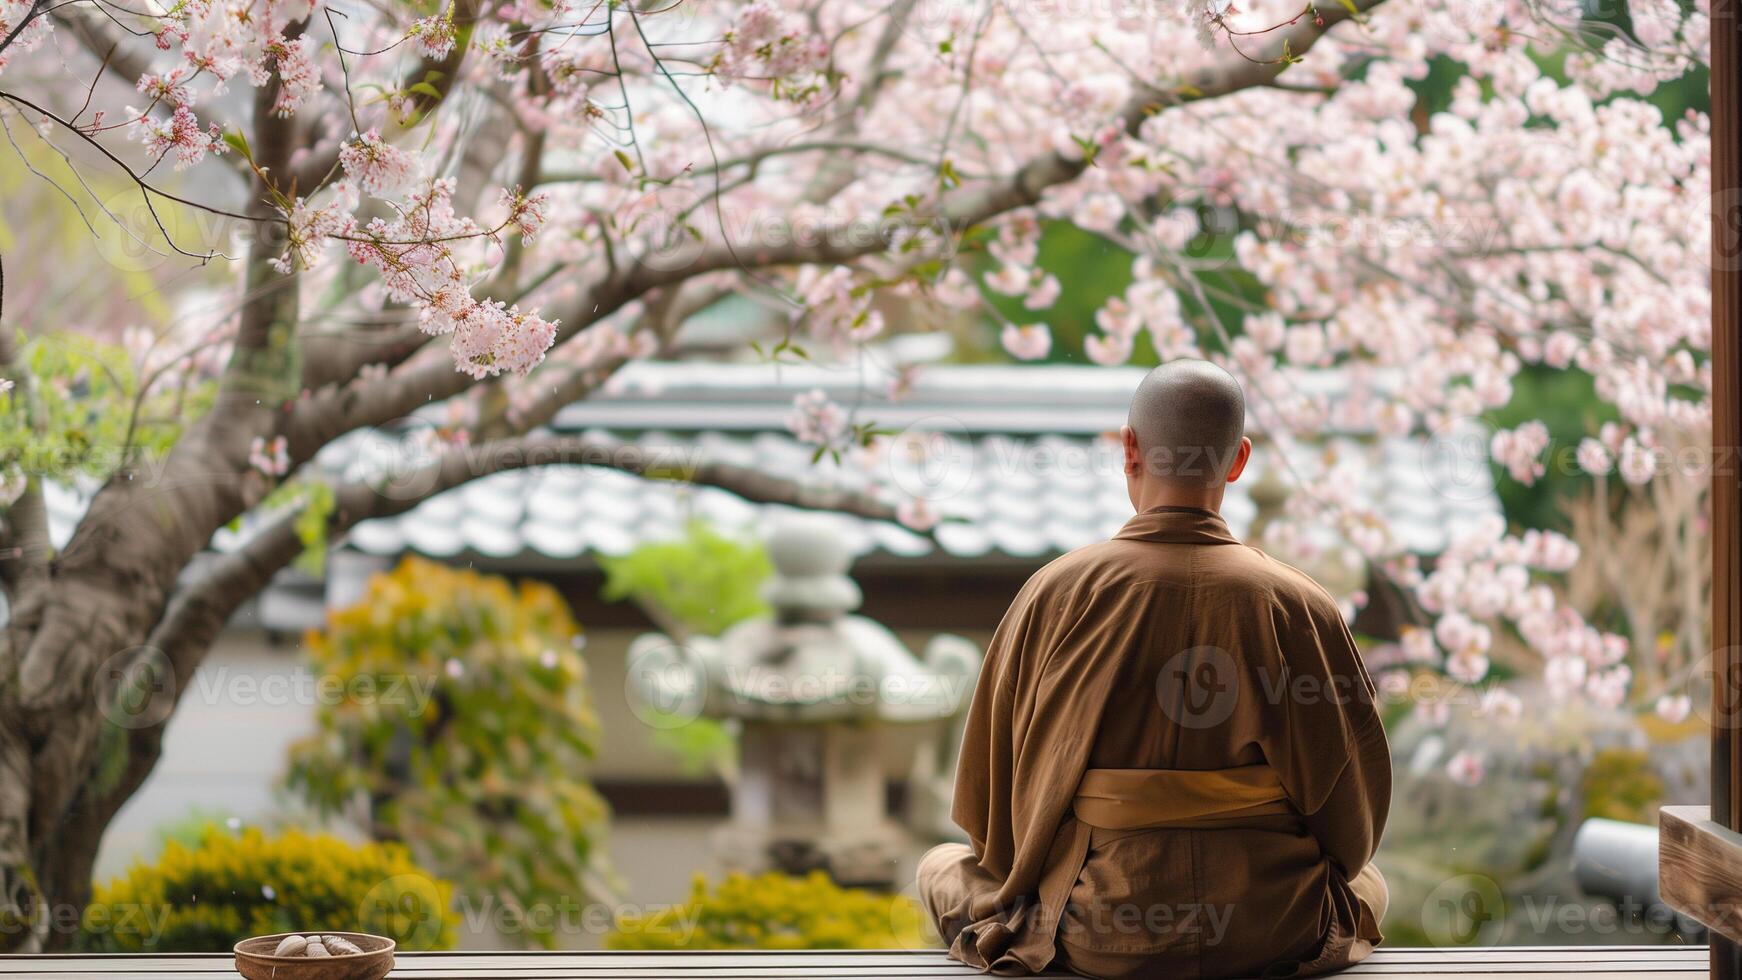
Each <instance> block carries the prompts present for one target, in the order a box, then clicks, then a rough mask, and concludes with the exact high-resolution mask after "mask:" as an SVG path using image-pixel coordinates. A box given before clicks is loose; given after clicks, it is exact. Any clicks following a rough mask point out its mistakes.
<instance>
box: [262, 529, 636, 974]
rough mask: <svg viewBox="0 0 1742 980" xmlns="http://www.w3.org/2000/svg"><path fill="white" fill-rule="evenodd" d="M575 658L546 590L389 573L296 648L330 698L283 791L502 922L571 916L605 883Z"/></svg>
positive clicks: (573, 634)
mask: <svg viewBox="0 0 1742 980" xmlns="http://www.w3.org/2000/svg"><path fill="white" fill-rule="evenodd" d="M581 646H582V643H581V630H580V627H579V626H577V625H576V624H575V621H574V618H573V617H572V615H571V614H570V612H569V608H568V605H567V604H566V603H565V602H564V601H563V599H562V596H561V595H559V594H558V593H557V591H556V590H555V589H552V588H551V587H550V586H548V585H545V584H543V583H541V582H536V581H527V582H521V583H519V584H516V583H513V582H510V581H509V580H507V579H505V578H502V577H501V576H496V575H483V574H480V573H478V572H475V571H472V570H469V569H458V568H451V567H449V566H447V565H443V564H440V563H437V562H432V561H426V560H424V559H421V558H407V559H405V560H404V561H403V562H401V563H400V564H399V565H398V566H397V567H396V568H394V569H393V570H392V571H391V572H388V573H386V574H381V575H375V576H373V577H372V578H371V579H370V580H369V584H368V587H367V590H366V592H365V594H364V596H363V598H362V600H361V601H360V602H358V603H357V604H356V605H354V606H351V607H349V608H346V609H339V610H334V611H332V612H330V613H328V615H327V623H326V628H325V629H323V630H320V631H317V632H313V633H310V634H309V636H308V638H307V640H306V647H307V651H308V656H309V659H310V661H311V664H312V667H313V669H314V671H315V673H316V675H317V679H318V681H320V682H322V683H325V684H327V685H328V687H329V688H330V689H332V690H334V691H337V692H340V693H339V695H338V696H335V697H331V698H328V699H324V700H323V701H322V703H321V704H320V706H319V707H318V708H317V711H316V723H317V726H318V731H317V732H316V734H315V735H313V736H312V737H310V738H309V739H307V740H305V741H303V742H300V743H298V744H296V745H294V746H292V748H291V754H290V774H289V783H290V786H291V787H292V788H293V789H294V790H296V791H297V792H299V793H300V794H301V795H302V796H303V798H305V799H306V800H308V801H309V802H310V803H312V804H313V805H314V806H315V807H317V808H318V809H319V810H321V811H322V812H323V813H327V814H342V813H347V812H350V811H351V808H352V807H353V805H354V804H356V803H357V802H358V801H359V800H361V801H363V802H365V803H366V804H367V805H368V808H369V813H370V817H371V820H372V823H373V827H372V832H373V834H374V836H375V837H376V838H377V839H378V840H395V841H403V842H404V843H405V845H406V846H407V847H409V848H410V849H411V853H412V854H413V855H414V856H415V857H416V858H417V859H418V860H419V861H422V862H423V863H425V864H427V865H429V866H430V867H431V868H432V869H434V870H435V871H436V872H437V873H438V874H441V875H442V876H444V877H446V878H448V879H450V880H451V881H453V882H454V884H455V886H456V887H458V888H459V889H461V890H462V891H463V893H465V894H467V895H472V896H483V897H484V898H485V899H486V900H487V901H490V902H493V903H499V904H500V906H501V907H500V909H498V911H500V912H502V913H516V912H519V911H521V910H536V909H538V908H540V907H546V908H561V907H564V906H565V905H567V904H586V902H587V901H588V900H589V899H592V898H595V897H597V896H596V895H595V894H594V893H593V892H594V891H595V890H598V883H599V882H600V881H601V880H609V872H608V869H607V868H606V867H605V863H604V855H603V850H604V849H603V848H602V847H601V846H600V844H599V838H600V836H601V835H602V834H603V832H604V824H605V819H606V815H607V810H606V807H605V802H604V800H603V799H602V798H600V796H599V795H598V794H597V793H596V792H595V791H594V790H593V787H592V785H591V784H590V783H589V782H588V781H587V780H586V778H585V775H584V773H585V772H586V770H587V769H588V767H589V764H590V761H591V759H592V758H593V755H594V753H595V751H596V750H597V745H598V738H599V722H598V718H597V716H596V715H595V713H594V711H593V702H592V698H591V697H590V696H589V694H588V692H587V669H586V668H587V665H586V661H585V660H583V659H582V658H581V654H580V650H581ZM515 936H516V938H517V939H518V940H520V941H522V942H526V943H529V944H535V945H544V946H550V945H553V944H554V943H555V942H557V941H558V940H559V939H560V937H558V936H555V935H551V934H549V933H548V932H539V931H535V930H532V929H523V930H519V931H517V932H516V933H515Z"/></svg>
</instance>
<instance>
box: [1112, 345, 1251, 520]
mask: <svg viewBox="0 0 1742 980" xmlns="http://www.w3.org/2000/svg"><path fill="white" fill-rule="evenodd" d="M1127 424H1129V425H1130V426H1131V431H1132V433H1133V434H1135V436H1136V438H1137V448H1138V449H1139V450H1140V451H1141V452H1142V458H1143V461H1144V470H1145V471H1146V473H1147V475H1148V476H1149V477H1150V478H1152V479H1156V480H1159V481H1161V482H1162V483H1165V484H1168V485H1171V486H1177V487H1181V488H1192V489H1202V490H1209V489H1214V488H1216V487H1219V486H1221V485H1222V484H1223V482H1224V481H1226V479H1227V477H1228V469H1229V467H1230V466H1232V465H1233V463H1234V460H1235V457H1236V456H1237V455H1238V453H1239V451H1240V440H1241V438H1242V437H1244V436H1245V434H1246V395H1245V393H1244V392H1243V391H1241V390H1240V382H1238V381H1235V380H1234V376H1233V375H1231V374H1229V373H1228V372H1227V371H1224V370H1222V369H1221V368H1219V367H1217V366H1216V365H1214V364H1211V363H1210V362H1209V361H1199V360H1191V359H1182V360H1177V361H1169V362H1167V363H1166V364H1163V365H1162V366H1160V367H1158V368H1156V369H1155V370H1153V371H1151V372H1149V373H1148V374H1147V375H1144V377H1143V381H1142V382H1141V383H1140V384H1138V386H1137V394H1135V395H1133V396H1131V413H1130V415H1129V416H1128V417H1127Z"/></svg>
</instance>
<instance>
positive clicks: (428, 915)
mask: <svg viewBox="0 0 1742 980" xmlns="http://www.w3.org/2000/svg"><path fill="white" fill-rule="evenodd" d="M179 836H180V835H178V837H179ZM452 901H453V886H452V885H451V884H450V883H448V882H446V881H443V880H441V879H440V878H437V877H435V876H433V875H431V874H430V873H429V872H427V871H425V870H424V869H423V868H421V867H419V866H418V865H417V864H416V863H415V862H413V861H412V859H411V856H410V854H409V852H408V851H407V850H406V849H405V848H404V847H402V846H400V845H398V844H361V845H356V844H351V843H349V842H347V841H344V840H341V839H339V838H338V837H334V836H332V835H329V834H310V833H305V832H303V831H300V830H287V831H285V832H283V833H280V834H277V835H275V836H268V835H267V834H266V833H265V832H264V831H262V830H261V829H259V828H257V827H248V828H243V829H240V830H229V829H226V828H225V827H224V826H222V825H220V824H216V823H209V824H206V825H205V826H204V827H203V828H202V829H201V830H200V832H199V836H198V837H197V839H196V840H195V841H194V842H193V843H192V844H187V843H184V842H183V841H182V840H181V839H175V838H172V839H170V840H169V841H167V842H166V843H165V845H164V848H163V853H162V854H161V855H160V856H159V857H158V858H157V860H156V862H155V863H150V864H147V863H144V862H141V863H138V864H135V865H134V866H133V867H132V868H131V869H130V870H129V871H128V873H127V874H126V875H124V876H122V877H119V878H116V879H115V880H114V881H112V882H109V883H108V884H106V885H99V886H98V887H97V888H96V889H95V893H94V894H93V896H92V898H91V904H90V905H89V906H87V907H86V909H85V915H84V929H83V931H82V932H81V933H80V937H79V942H80V945H81V946H82V947H83V948H84V949H85V950H87V951H91V952H103V953H155V952H212V953H219V952H228V951H229V950H230V948H231V947H232V946H234V945H235V943H236V941H237V940H239V939H241V938H243V937H246V936H260V935H270V934H272V933H280V932H295V931H301V932H324V931H335V932H367V933H373V934H375V935H380V936H388V937H391V938H392V939H393V940H394V941H395V942H397V943H398V944H399V946H400V948H402V949H408V950H417V949H451V948H453V945H454V926H455V918H456V917H455V916H454V914H453V913H452V912H451V911H450V909H451V906H452Z"/></svg>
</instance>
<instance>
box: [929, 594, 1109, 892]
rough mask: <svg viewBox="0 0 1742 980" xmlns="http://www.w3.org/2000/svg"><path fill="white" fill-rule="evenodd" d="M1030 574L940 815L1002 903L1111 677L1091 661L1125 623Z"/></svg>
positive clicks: (981, 691) (1049, 819)
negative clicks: (1000, 886)
mask: <svg viewBox="0 0 1742 980" xmlns="http://www.w3.org/2000/svg"><path fill="white" fill-rule="evenodd" d="M1108 601H1112V602H1114V603H1115V604H1117V598H1116V597H1112V596H1108V595H1106V594H1105V593H1095V592H1093V591H1092V590H1089V591H1087V592H1078V591H1077V590H1075V589H1073V588H1072V587H1071V585H1070V583H1068V582H1059V581H1057V580H1054V579H1052V578H1051V577H1049V575H1048V573H1047V570H1042V572H1040V573H1038V574H1037V575H1036V576H1035V578H1034V579H1031V580H1030V581H1029V583H1028V585H1026V586H1025V587H1024V588H1023V590H1022V592H1021V593H1019V594H1018V596H1017V598H1016V601H1015V602H1014V603H1012V605H1011V608H1010V611H1009V612H1008V613H1006V614H1005V617H1004V620H1003V621H1002V622H1001V623H1000V624H999V626H998V630H997V632H996V633H995V634H994V636H993V639H992V643H991V646H990V648H989V649H988V651H987V655H986V661H985V665H984V667H983V668H982V669H981V671H980V678H979V681H978V682H977V684H976V686H975V690H974V700H973V702H972V704H971V705H970V706H969V709H968V719H967V723H966V724H965V725H964V726H963V732H962V748H961V754H960V756H959V760H958V763H957V770H956V792H955V801H954V804H953V807H952V809H951V817H952V818H953V819H954V820H955V822H956V823H957V824H958V825H959V826H961V828H962V829H963V830H964V831H966V832H967V835H968V839H969V840H970V841H971V842H972V844H973V847H974V855H975V856H976V857H977V858H979V861H980V865H981V867H983V868H985V869H986V870H987V871H989V872H991V873H993V874H995V875H998V876H1000V877H1003V878H1004V879H1005V889H1004V897H1005V898H1006V899H1009V898H1014V897H1015V896H1018V895H1023V894H1027V893H1029V892H1031V891H1032V890H1033V889H1034V887H1035V886H1036V885H1037V883H1038V882H1039V879H1040V875H1041V872H1042V871H1043V870H1044V867H1045V863H1046V857H1047V854H1048V852H1049V851H1050V850H1051V849H1052V846H1053V843H1054V837H1055V835H1056V834H1057V832H1058V829H1059V827H1060V825H1061V823H1062V821H1063V819H1064V817H1065V814H1066V813H1067V812H1068V810H1069V808H1070V802H1071V799H1072V797H1074V796H1075V795H1076V791H1077V785H1078V783H1079V782H1080V781H1081V779H1082V775H1083V770H1084V768H1085V767H1086V765H1087V761H1088V756H1089V751H1090V748H1091V745H1092V743H1093V741H1094V734H1095V732H1096V730H1097V729H1098V728H1099V726H1100V723H1101V715H1102V712H1103V709H1104V708H1105V705H1106V701H1107V693H1108V691H1107V689H1108V686H1109V685H1110V684H1111V682H1112V681H1111V679H1112V677H1113V675H1114V673H1115V672H1114V671H1112V670H1107V669H1104V668H1102V669H1096V667H1095V666H1094V665H1093V661H1095V660H1096V659H1097V654H1098V653H1100V651H1102V650H1104V649H1106V647H1107V645H1108V644H1115V645H1116V644H1118V643H1120V642H1121V641H1122V637H1121V636H1119V635H1115V634H1119V633H1122V632H1126V631H1128V630H1129V627H1128V626H1125V627H1124V628H1121V626H1119V625H1113V626H1112V628H1111V629H1110V628H1109V625H1110V624H1129V623H1131V622H1132V621H1133V620H1134V617H1133V616H1131V615H1130V611H1129V610H1120V611H1118V612H1114V611H1113V610H1110V609H1107V608H1104V607H1105V606H1106V604H1107V602H1108Z"/></svg>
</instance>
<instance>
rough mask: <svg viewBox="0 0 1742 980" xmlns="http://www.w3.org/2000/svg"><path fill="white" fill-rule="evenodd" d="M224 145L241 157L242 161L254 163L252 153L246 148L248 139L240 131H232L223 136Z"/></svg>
mask: <svg viewBox="0 0 1742 980" xmlns="http://www.w3.org/2000/svg"><path fill="white" fill-rule="evenodd" d="M224 143H225V145H227V146H229V147H230V149H232V150H235V151H236V152H237V153H240V154H241V155H242V159H244V160H247V161H248V162H249V163H253V162H254V151H253V150H252V149H250V148H249V146H248V137H247V135H246V134H244V133H243V132H242V131H241V130H240V129H232V130H230V131H229V132H227V133H225V134H224Z"/></svg>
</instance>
